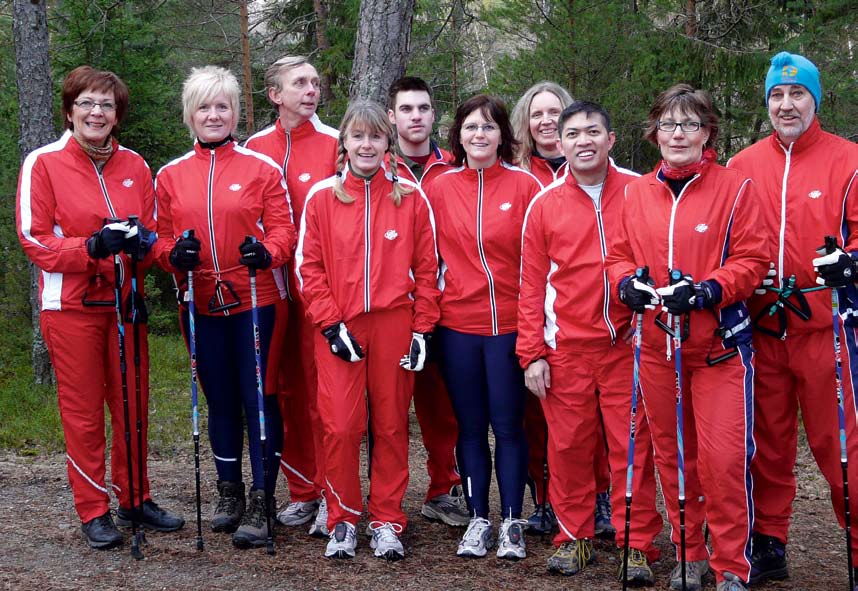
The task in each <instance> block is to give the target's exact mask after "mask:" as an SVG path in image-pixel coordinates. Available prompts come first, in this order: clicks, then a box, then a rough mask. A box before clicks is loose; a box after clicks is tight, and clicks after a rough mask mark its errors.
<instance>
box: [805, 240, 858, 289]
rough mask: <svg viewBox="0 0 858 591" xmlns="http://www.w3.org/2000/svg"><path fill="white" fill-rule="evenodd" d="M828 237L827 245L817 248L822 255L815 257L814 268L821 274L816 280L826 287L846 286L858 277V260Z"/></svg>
mask: <svg viewBox="0 0 858 591" xmlns="http://www.w3.org/2000/svg"><path fill="white" fill-rule="evenodd" d="M830 238H831V237H826V239H825V245H823V246H820V247H819V248H817V249H816V254H819V255H822V256H819V257H816V258H815V259H813V270H814V271H816V272H817V273H818V274H819V277H817V278H816V282H817V283H818V284H819V285H824V286H826V287H846V286H847V285H849V284H850V283H854V282H855V280H856V279H858V262H856V261H855V259H853V258H852V257H851V256H850V255H849V254H848V253H847V252H846V251H844V250H843V249H842V248H840V246H838V244H837V240H836V239H833V240H832V239H830Z"/></svg>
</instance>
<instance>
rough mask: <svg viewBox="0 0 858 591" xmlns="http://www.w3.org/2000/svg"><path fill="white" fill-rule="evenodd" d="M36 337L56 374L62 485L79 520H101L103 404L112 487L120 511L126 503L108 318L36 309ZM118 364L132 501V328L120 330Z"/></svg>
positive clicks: (143, 375)
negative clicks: (122, 364) (64, 466)
mask: <svg viewBox="0 0 858 591" xmlns="http://www.w3.org/2000/svg"><path fill="white" fill-rule="evenodd" d="M41 326H42V333H43V334H44V337H45V344H46V345H47V346H48V352H49V353H50V356H51V363H53V365H54V370H55V371H56V375H57V397H58V399H59V405H60V418H61V419H62V423H63V433H64V434H65V440H66V458H67V463H68V475H69V483H70V484H71V488H72V493H73V494H74V504H75V509H76V510H77V513H78V515H79V516H80V519H81V521H82V522H87V521H90V520H92V519H95V518H96V517H99V516H100V515H103V514H104V513H106V512H107V510H108V509H109V508H110V497H109V495H108V492H107V484H106V481H105V472H106V469H105V458H104V450H105V445H106V443H105V436H104V404H105V403H107V406H108V408H109V409H110V424H111V428H112V432H113V437H112V441H111V448H110V474H111V481H112V487H113V490H114V491H115V492H116V495H117V497H119V504H120V505H122V506H123V507H130V506H131V499H130V497H129V494H128V492H129V491H128V456H127V455H126V447H125V439H124V435H125V428H126V425H125V419H124V411H123V404H122V380H121V374H120V371H119V348H118V347H119V346H118V339H117V330H116V314H115V313H88V312H77V311H63V312H60V311H43V312H42V313H41ZM146 334H147V333H146V326H145V325H144V326H140V345H141V350H140V369H141V371H140V386H141V388H140V390H141V391H140V399H141V405H142V409H143V413H142V414H143V417H142V419H143V458H144V464H143V499H144V500H148V499H149V477H148V474H147V469H146V468H147V467H146V464H145V458H146V434H147V428H148V417H147V414H148V411H147V409H148V405H149V349H148V346H147V342H146ZM125 359H126V367H127V377H126V383H127V384H128V401H129V405H128V412H129V417H130V422H129V428H130V429H131V458H132V460H133V462H134V463H133V467H132V470H133V478H134V499H135V501H136V500H137V499H138V498H139V497H138V495H139V490H140V489H139V486H140V482H138V478H137V475H138V464H137V461H136V460H137V435H136V422H137V412H136V399H135V378H134V375H135V374H134V338H133V332H132V327H131V324H126V325H125Z"/></svg>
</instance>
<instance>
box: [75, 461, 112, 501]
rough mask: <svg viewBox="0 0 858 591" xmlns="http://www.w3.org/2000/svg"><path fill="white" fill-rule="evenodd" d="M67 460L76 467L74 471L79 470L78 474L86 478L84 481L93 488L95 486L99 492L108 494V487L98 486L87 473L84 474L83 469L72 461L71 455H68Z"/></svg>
mask: <svg viewBox="0 0 858 591" xmlns="http://www.w3.org/2000/svg"><path fill="white" fill-rule="evenodd" d="M66 458H68V461H69V463H70V464H71V465H72V466H73V467H74V469H75V470H77V471H78V473H79V474H80V475H81V476H83V477H84V479H85V480H86V481H87V482H89V483H90V484H91V485H92V486H94V487H95V488H97V489H98V490H100V491H101V492H103V493H104V494H107V492H108V491H107V487H104V486H99V485H98V484H96V482H95V480H93V479H92V478H90V477H89V476H87V474H86V472H84V471H83V470H81V469H80V466H78V465H77V463H75V461H74V460H73V459H72V457H71V456H70V455H68V454H66Z"/></svg>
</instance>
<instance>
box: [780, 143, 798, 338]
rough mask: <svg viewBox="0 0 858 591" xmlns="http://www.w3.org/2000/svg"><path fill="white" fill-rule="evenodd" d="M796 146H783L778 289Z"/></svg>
mask: <svg viewBox="0 0 858 591" xmlns="http://www.w3.org/2000/svg"><path fill="white" fill-rule="evenodd" d="M793 145H794V144H790V145H789V148H784V146H783V144H781V150H783V151H784V155H785V156H786V162H785V163H784V176H783V179H781V225H780V229H779V231H778V269H777V270H778V277H777V280H778V287H779V288H781V289H783V286H784V279H783V276H784V248H785V243H786V194H787V178H788V177H789V167H790V164H791V160H792V147H793ZM786 337H787V334H786V331H784V334H783V336H781V340H782V341H785V340H786Z"/></svg>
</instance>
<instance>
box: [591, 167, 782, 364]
mask: <svg viewBox="0 0 858 591" xmlns="http://www.w3.org/2000/svg"><path fill="white" fill-rule="evenodd" d="M770 244H771V242H770V239H769V236H768V234H767V233H766V232H765V226H764V225H763V224H762V219H761V213H760V203H759V196H758V195H757V193H756V191H755V189H754V185H753V183H752V182H751V180H750V179H748V178H747V177H746V176H745V175H742V174H739V173H738V172H737V171H734V170H728V169H726V168H724V167H723V166H720V165H718V164H714V163H712V164H710V165H709V166H708V167H706V168H705V169H704V170H703V172H702V173H700V174H697V175H695V176H694V177H692V179H691V180H690V181H689V182H688V184H687V185H686V186H685V188H684V189H683V190H682V192H681V193H680V195H679V197H677V198H676V199H674V197H673V193H672V192H671V190H670V187H669V186H668V185H667V183H666V182H665V181H664V179H663V177H662V176H661V175H660V174H659V172H658V169H656V171H654V172H651V173H649V174H647V175H645V176H642V177H641V178H639V179H637V180H635V181H633V182H632V183H630V184H629V185H628V187H627V188H626V202H625V207H624V209H623V216H622V223H621V226H620V232H619V235H618V237H617V239H616V240H615V241H614V242H613V244H612V245H611V248H610V252H609V254H608V259H607V261H606V265H607V268H608V277H609V279H610V281H611V285H612V291H613V293H614V296H615V297H616V296H617V286H618V285H619V283H620V281H621V280H622V279H624V278H625V277H629V276H630V275H633V274H634V272H635V270H636V269H637V268H638V267H643V266H648V267H649V272H650V276H651V277H652V278H653V280H654V281H655V285H656V287H663V286H666V285H668V283H669V281H668V270H669V269H678V270H680V271H682V272H683V273H684V274H686V275H691V277H692V278H693V279H694V281H704V280H706V279H715V280H716V281H717V282H718V284H719V285H720V286H721V289H722V301H721V304H720V305H719V306H718V311H719V312H720V313H722V315H724V316H726V315H727V314H725V312H726V313H729V314H730V316H731V317H729V318H726V317H725V318H722V324H724V325H725V326H727V327H728V328H736V329H739V328H748V327H749V319H748V318H747V314H748V312H747V309H745V308H744V306H737V307H734V306H732V305H733V304H737V303H741V302H742V301H743V300H745V299H746V298H748V297H749V296H750V295H751V294H752V293H753V291H754V288H756V287H757V286H759V285H760V283H761V282H762V280H763V277H764V276H765V274H766V271H767V270H768V266H769V261H770V259H771V256H770V249H769V247H770ZM728 308H729V310H728ZM660 311H661V310H656V311H652V310H647V312H646V314H645V319H644V324H647V323H649V324H648V326H651V325H652V320H653V316H654V314H655V313H657V312H660ZM693 321H694V324H695V325H694V326H692V327H690V329H691V330H690V337H689V339H688V341H687V342H686V343H684V344H683V345H682V348H683V349H689V350H691V351H695V350H696V351H702V352H703V353H706V352H707V351H708V350H709V348H710V347H712V345H713V338H714V337H713V335H714V333H715V330H716V329H717V328H718V326H719V322H718V320H717V319H716V318H715V316H714V315H712V314H700V313H698V314H695V315H694V318H693ZM643 342H644V346H652V347H655V348H657V349H658V350H664V349H665V345H666V343H665V333H662V332H661V331H657V330H645V331H644V337H643Z"/></svg>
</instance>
